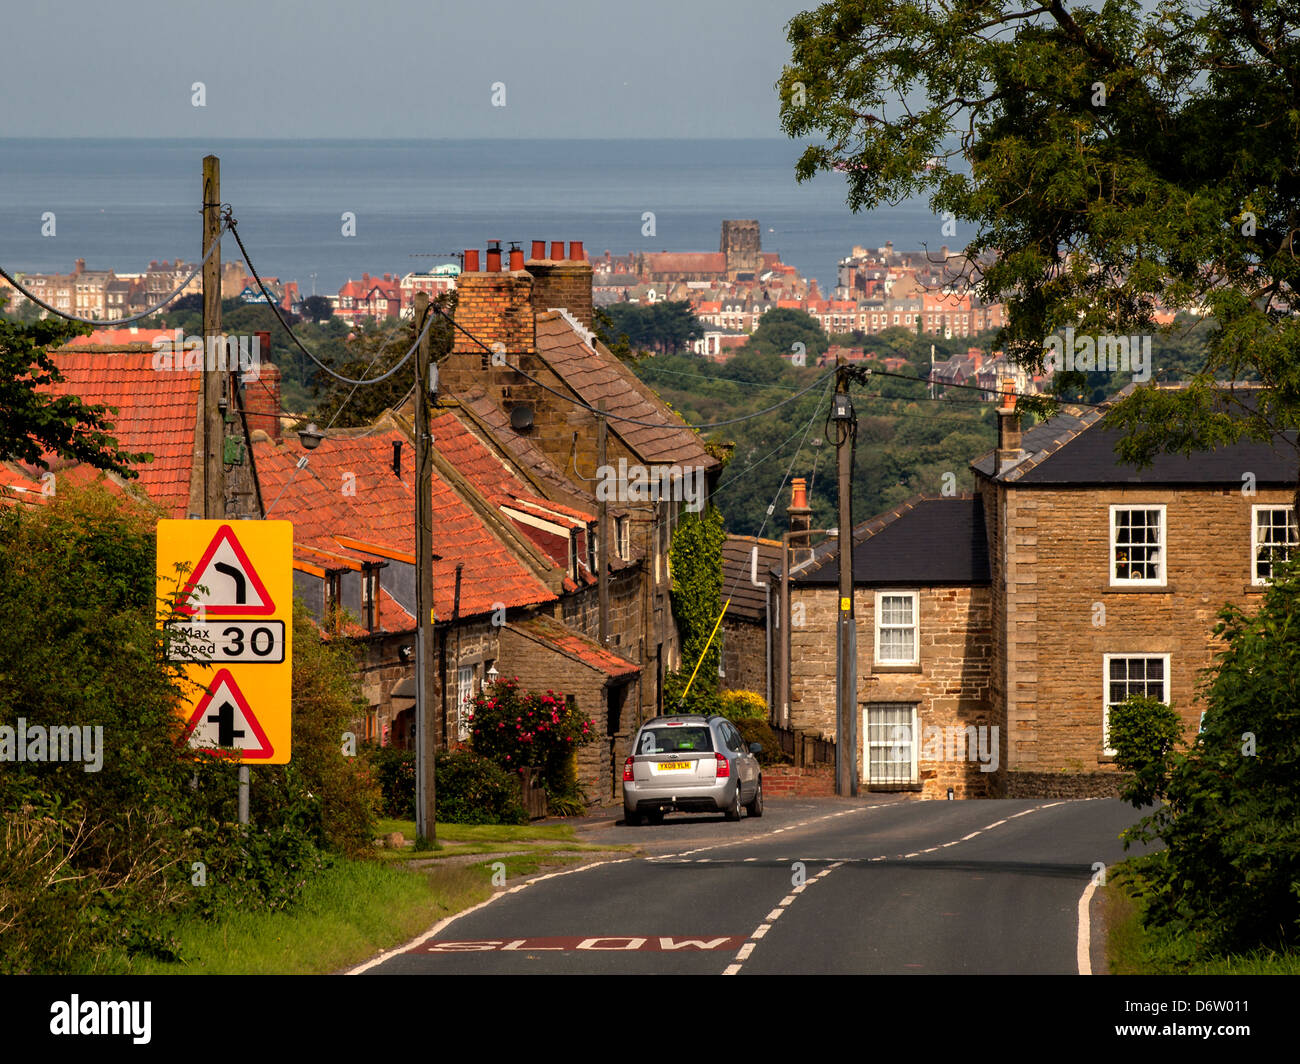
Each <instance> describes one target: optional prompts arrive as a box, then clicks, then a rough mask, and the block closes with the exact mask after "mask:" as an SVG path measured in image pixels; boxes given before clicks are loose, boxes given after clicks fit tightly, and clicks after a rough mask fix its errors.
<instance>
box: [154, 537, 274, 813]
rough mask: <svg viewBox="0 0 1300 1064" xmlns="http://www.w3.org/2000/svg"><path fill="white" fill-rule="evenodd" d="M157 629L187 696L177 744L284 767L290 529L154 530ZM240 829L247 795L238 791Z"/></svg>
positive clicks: (246, 761) (243, 766)
mask: <svg viewBox="0 0 1300 1064" xmlns="http://www.w3.org/2000/svg"><path fill="white" fill-rule="evenodd" d="M157 578H158V595H157V598H158V624H159V626H160V627H161V628H163V629H164V630H165V631H166V632H167V634H168V636H169V637H170V638H169V639H168V641H167V646H168V660H169V661H173V662H177V663H179V664H181V666H182V671H183V672H184V674H185V676H186V678H187V679H188V680H189V681H191V683H192V684H193V685H194V687H195V688H196V690H195V691H194V692H193V693H192V694H191V695H190V696H189V697H188V699H187V700H186V702H185V703H183V704H182V706H181V711H182V714H183V716H184V719H185V730H184V733H183V734H182V737H181V742H182V743H184V744H185V745H188V746H189V747H190V748H191V749H192V750H195V751H197V752H198V753H200V754H206V755H208V756H213V757H220V758H223V759H225V760H229V761H234V762H237V763H238V764H239V766H240V776H241V780H242V779H243V778H244V776H245V774H246V773H247V771H248V768H247V766H248V765H250V764H260V765H285V764H288V762H289V756H290V739H291V727H290V723H291V714H290V699H291V695H292V688H293V683H292V667H293V523H292V522H291V521H159V522H158V561H157ZM239 813H240V823H243V824H246V823H247V822H248V792H247V788H245V787H241V788H240V809H239Z"/></svg>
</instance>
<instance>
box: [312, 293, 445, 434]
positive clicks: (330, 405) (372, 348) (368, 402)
mask: <svg viewBox="0 0 1300 1064" xmlns="http://www.w3.org/2000/svg"><path fill="white" fill-rule="evenodd" d="M429 306H430V308H433V307H437V308H439V309H441V310H442V312H443V313H445V314H450V315H454V313H455V310H456V293H455V292H454V291H453V292H444V293H443V294H441V295H439V296H438V297H437V298H436V299H433V300H431V301H430V303H429ZM429 313H430V314H431V315H432V316H433V322H432V324H430V325H429V352H430V357H431V358H432V360H433V361H435V362H436V361H438V360H439V359H441V358H442V357H443V356H445V355H446V354H448V353H449V352H450V351H451V344H452V340H453V339H454V337H455V329H454V326H453V325H452V323H451V322H450V321H448V320H447V318H445V317H443V316H442V314H439V313H437V311H435V310H433V309H430V311H429ZM416 324H417V323H416V321H415V319H414V318H412V319H411V320H409V321H406V320H384V321H375V322H367V323H365V324H362V325H357V326H355V327H354V328H353V329H352V333H351V335H353V336H354V337H355V338H354V339H351V340H349V341H347V343H346V345H345V346H344V347H343V351H344V352H345V353H344V354H343V356H342V357H341V359H340V361H337V362H330V363H329V364H330V367H331V368H332V369H333V370H334V371H335V372H336V373H341V374H342V375H343V376H345V377H351V378H352V379H353V380H369V379H370V378H372V377H379V376H382V375H383V374H384V373H386V372H387V371H388V370H390V369H392V368H393V367H394V366H395V365H397V363H398V362H399V361H401V359H402V357H403V356H404V355H405V354H406V353H407V351H409V350H410V348H411V346H412V345H413V344H414V343H415V341H416V337H417V335H418V334H417V331H416ZM336 346H338V344H337V341H336ZM316 353H317V354H318V355H320V352H316ZM321 361H328V360H327V359H325V358H323V357H322V358H321ZM312 381H313V383H312V391H313V394H314V395H315V396H316V408H315V413H314V415H313V416H314V417H315V418H316V420H317V421H318V422H319V423H320V424H329V423H330V422H331V421H332V422H333V423H334V424H335V425H336V426H340V427H342V426H359V425H369V424H370V423H371V422H373V421H374V420H375V418H377V417H378V416H379V415H380V414H382V413H383V412H384V411H385V410H388V409H390V408H391V407H395V406H398V405H400V404H401V402H402V400H403V398H404V397H405V396H406V395H407V394H408V393H409V392H410V391H411V389H412V385H414V383H415V356H414V355H412V356H411V360H410V361H409V362H408V363H407V364H406V366H405V367H404V368H403V369H401V370H399V371H398V372H397V373H395V374H393V376H391V377H389V378H388V380H386V381H383V382H382V383H380V384H369V385H366V386H365V387H361V388H354V386H353V385H351V384H344V383H343V382H342V381H339V380H335V379H334V378H333V377H331V376H329V374H327V373H323V372H319V371H313V373H312ZM340 408H341V410H340ZM335 415H337V418H336V416H335Z"/></svg>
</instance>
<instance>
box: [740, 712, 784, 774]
mask: <svg viewBox="0 0 1300 1064" xmlns="http://www.w3.org/2000/svg"><path fill="white" fill-rule="evenodd" d="M735 725H736V730H737V731H738V732H740V737H741V738H742V739H744V740H745V746H746V748H748V747H749V744H750V743H758V744H759V745H761V746H762V747H763V749H762V750H761V751H760V752H759V754H758V763H759V764H760V765H785V764H788V763H790V762H791V761H793V760H794V759H793V758H791V757H789V756H788V755H787V754H786V753H785V751H784V750H783V749H782V748H781V740H780V738H779V737H778V736H777V734H776V732H774V731H773V730H772V726H771V725H770V724H768V722H767V721H766V720H759V719H757V718H754V717H742V718H741V719H740V720H738V721H736V722H735Z"/></svg>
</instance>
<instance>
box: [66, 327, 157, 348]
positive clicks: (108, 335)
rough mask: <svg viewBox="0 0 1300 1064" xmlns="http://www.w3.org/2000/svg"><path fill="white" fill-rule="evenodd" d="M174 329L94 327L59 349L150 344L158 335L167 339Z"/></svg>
mask: <svg viewBox="0 0 1300 1064" xmlns="http://www.w3.org/2000/svg"><path fill="white" fill-rule="evenodd" d="M175 334H176V330H175V329H140V328H125V329H96V330H94V332H92V333H91V334H90V335H89V336H77V337H74V338H73V339H71V340H69V341H68V342H67V343H66V344H65V345H64V346H63V347H61V348H59V350H60V351H65V350H67V349H68V348H80V347H119V348H122V347H127V346H128V345H130V344H146V345H149V346H152V344H153V342H154V340H155V339H157V338H158V337H159V336H166V337H167V338H168V339H170V338H172V337H173V336H175Z"/></svg>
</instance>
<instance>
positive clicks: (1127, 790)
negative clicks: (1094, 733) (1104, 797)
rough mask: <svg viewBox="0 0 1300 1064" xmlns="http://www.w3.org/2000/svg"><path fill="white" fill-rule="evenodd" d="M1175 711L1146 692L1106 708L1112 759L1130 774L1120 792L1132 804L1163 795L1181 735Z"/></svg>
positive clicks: (1145, 802) (1147, 801)
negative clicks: (1112, 750) (1108, 719)
mask: <svg viewBox="0 0 1300 1064" xmlns="http://www.w3.org/2000/svg"><path fill="white" fill-rule="evenodd" d="M1182 734H1183V722H1182V719H1181V718H1180V717H1179V716H1178V712H1177V711H1176V710H1175V709H1174V708H1173V707H1172V706H1167V705H1165V703H1163V702H1161V701H1160V700H1159V699H1158V698H1152V697H1151V696H1150V695H1130V696H1129V697H1128V699H1127V700H1126V701H1125V702H1123V703H1121V704H1120V705H1118V706H1114V707H1112V709H1111V711H1110V745H1111V746H1112V747H1113V748H1114V749H1115V762H1116V764H1118V765H1119V767H1120V768H1122V769H1123V770H1124V771H1125V772H1131V773H1133V778H1132V779H1131V780H1129V781H1128V782H1127V783H1126V784H1125V785H1124V790H1123V791H1122V793H1121V794H1120V797H1121V798H1123V799H1124V800H1125V801H1126V802H1131V803H1132V804H1133V806H1134V807H1135V808H1139V809H1140V808H1141V807H1142V806H1144V805H1152V804H1154V803H1155V802H1156V800H1157V799H1159V798H1161V797H1163V795H1164V792H1165V787H1166V786H1167V785H1168V781H1169V772H1170V769H1171V768H1172V767H1173V754H1174V748H1175V747H1176V746H1177V745H1178V741H1179V740H1180V739H1181V738H1182Z"/></svg>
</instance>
